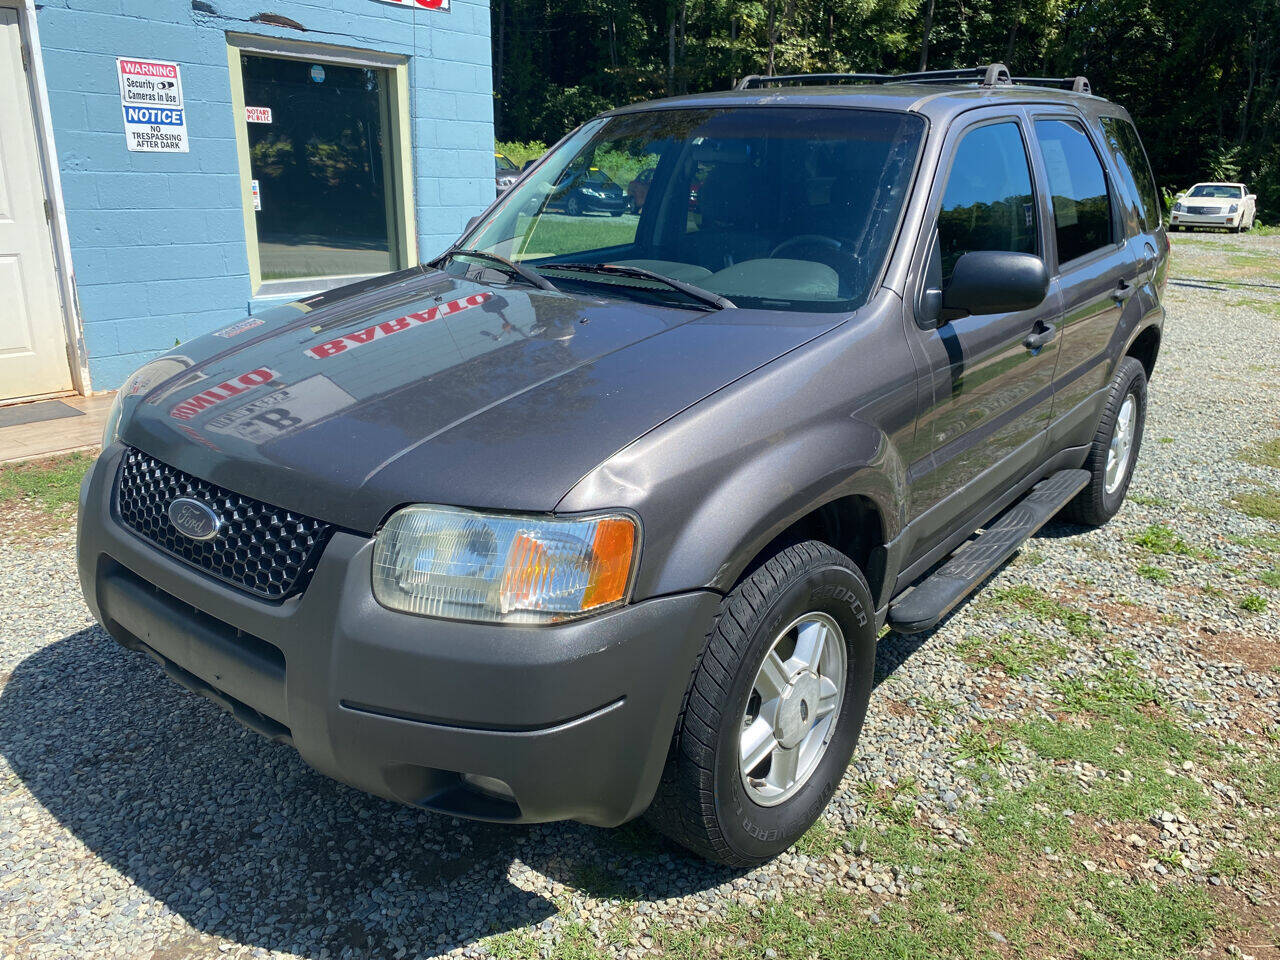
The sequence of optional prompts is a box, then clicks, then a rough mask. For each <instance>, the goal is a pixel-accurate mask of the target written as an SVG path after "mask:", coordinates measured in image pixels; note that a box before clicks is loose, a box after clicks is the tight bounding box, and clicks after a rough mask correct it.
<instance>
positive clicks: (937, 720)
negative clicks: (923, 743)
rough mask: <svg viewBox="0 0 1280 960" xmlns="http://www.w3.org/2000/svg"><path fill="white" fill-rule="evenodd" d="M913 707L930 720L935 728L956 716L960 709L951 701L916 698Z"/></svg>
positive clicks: (927, 697)
mask: <svg viewBox="0 0 1280 960" xmlns="http://www.w3.org/2000/svg"><path fill="white" fill-rule="evenodd" d="M913 705H914V707H915V709H916V710H918V711H919V712H920V713H922V714H924V715H925V716H926V717H928V718H929V722H930V723H932V724H933V725H934V726H935V727H936V726H938V725H940V724H941V723H942V722H943V721H944V720H949V719H950V718H951V717H954V716H955V715H956V711H957V710H959V709H960V707H959V705H958V704H955V703H952V702H951V701H950V700H941V699H939V698H937V697H929V696H924V697H915V698H914V700H913Z"/></svg>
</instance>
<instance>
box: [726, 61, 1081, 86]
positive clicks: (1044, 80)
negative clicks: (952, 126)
mask: <svg viewBox="0 0 1280 960" xmlns="http://www.w3.org/2000/svg"><path fill="white" fill-rule="evenodd" d="M973 81H976V82H977V84H978V86H980V87H986V88H991V87H1003V86H1009V85H1011V84H1023V85H1026V86H1036V87H1054V88H1057V89H1061V90H1071V91H1072V92H1074V93H1085V94H1088V93H1092V92H1093V91H1092V89H1091V88H1090V86H1089V81H1088V79H1086V78H1085V77H1014V76H1011V75H1010V74H1009V68H1008V67H1006V66H1005V65H1004V64H1003V63H991V64H988V65H987V66H985V67H961V68H960V69H957V70H921V71H919V72H916V73H787V74H781V75H779V76H772V77H769V76H763V75H761V74H751V75H750V76H746V77H743V78H742V79H741V80H739V81H738V82H737V83H736V84H735V85H734V89H735V90H758V89H761V88H763V87H768V86H775V85H776V86H792V85H794V86H816V85H829V84H837V83H966V82H973Z"/></svg>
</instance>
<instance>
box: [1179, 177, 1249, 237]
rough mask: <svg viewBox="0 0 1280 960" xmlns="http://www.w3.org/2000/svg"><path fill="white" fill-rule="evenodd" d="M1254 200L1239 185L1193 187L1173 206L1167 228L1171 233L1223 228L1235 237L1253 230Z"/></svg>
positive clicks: (1245, 188) (1247, 191) (1219, 184)
mask: <svg viewBox="0 0 1280 960" xmlns="http://www.w3.org/2000/svg"><path fill="white" fill-rule="evenodd" d="M1257 199H1258V198H1257V195H1256V194H1252V193H1250V192H1249V190H1248V188H1247V187H1245V185H1244V184H1243V183H1197V184H1196V185H1195V186H1194V187H1192V188H1191V189H1190V190H1188V191H1187V192H1186V193H1184V194H1183V195H1182V196H1181V197H1179V198H1178V200H1177V202H1176V203H1175V204H1174V205H1173V212H1172V214H1171V215H1170V219H1169V226H1170V227H1172V228H1173V229H1174V230H1189V229H1191V228H1192V227H1225V228H1227V229H1228V230H1230V231H1232V232H1233V233H1239V232H1240V231H1241V230H1248V229H1249V228H1250V227H1252V226H1253V221H1254V218H1255V217H1257V207H1256V206H1255V202H1256V201H1257Z"/></svg>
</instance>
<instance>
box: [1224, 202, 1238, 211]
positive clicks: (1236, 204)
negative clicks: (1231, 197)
mask: <svg viewBox="0 0 1280 960" xmlns="http://www.w3.org/2000/svg"><path fill="white" fill-rule="evenodd" d="M1239 209H1240V204H1238V203H1233V204H1232V205H1231V206H1229V207H1227V213H1235V212H1236V211H1237V210H1239Z"/></svg>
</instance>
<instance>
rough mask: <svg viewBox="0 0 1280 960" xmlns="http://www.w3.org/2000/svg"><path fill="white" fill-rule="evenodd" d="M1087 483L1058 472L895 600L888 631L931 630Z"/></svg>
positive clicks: (1077, 473) (1082, 474)
mask: <svg viewBox="0 0 1280 960" xmlns="http://www.w3.org/2000/svg"><path fill="white" fill-rule="evenodd" d="M1088 483H1089V471H1088V470H1059V471H1058V472H1057V473H1055V474H1053V475H1052V476H1049V477H1046V478H1045V479H1044V480H1041V481H1040V482H1039V483H1037V484H1036V485H1035V486H1034V487H1032V488H1031V490H1030V491H1029V492H1028V493H1027V495H1026V496H1025V497H1023V498H1022V499H1021V500H1019V501H1018V502H1017V503H1015V504H1014V505H1013V506H1011V507H1010V508H1009V509H1008V510H1006V511H1005V512H1004V514H1003V515H1001V517H1000V518H999V519H998V520H996V522H995V523H993V524H991V526H989V527H987V528H986V529H985V530H983V531H982V533H980V534H978V536H977V537H976V538H973V539H970V540H966V541H965V542H964V543H963V544H961V545H960V546H959V547H958V548H957V549H956V551H955V553H953V554H952V555H951V559H950V560H948V561H947V562H946V563H944V564H943V565H942V566H941V567H939V568H938V569H937V570H935V571H934V572H933V573H932V574H931V575H930V576H929V577H928V578H926V579H924V580H921V581H920V582H919V583H917V584H916V585H915V586H913V587H912V588H911V589H910V590H908V591H906V592H905V593H903V594H902V595H901V597H900V598H899V599H897V600H895V601H894V602H893V604H892V606H890V607H889V621H888V622H889V626H891V627H892V628H893V629H894V630H897V631H898V632H899V633H922V632H923V631H925V630H931V629H933V628H934V627H936V626H937V625H938V623H939V622H940V621H941V620H942V618H943V617H945V616H946V615H947V614H948V613H949V612H950V611H951V608H952V607H954V606H955V605H956V604H957V603H959V602H960V601H961V600H963V599H964V598H965V597H966V596H968V595H969V593H970V592H971V591H972V590H973V589H974V588H975V587H977V586H978V585H979V584H980V583H982V582H983V581H984V580H986V579H987V577H989V576H990V575H991V574H992V572H993V571H994V570H995V569H996V568H997V567H998V566H1000V564H1002V563H1004V562H1005V561H1006V560H1008V559H1009V558H1010V557H1011V556H1013V554H1014V553H1015V552H1016V551H1017V549H1018V548H1019V547H1020V546H1022V544H1023V541H1025V540H1027V539H1028V538H1030V537H1031V536H1033V535H1034V534H1035V532H1036V531H1037V530H1039V529H1040V528H1041V527H1043V526H1044V525H1045V523H1047V522H1048V521H1049V520H1050V518H1052V517H1053V515H1054V514H1056V513H1057V512H1058V511H1059V510H1061V509H1062V508H1063V507H1065V506H1066V505H1067V503H1068V502H1070V500H1071V499H1072V498H1073V497H1074V496H1075V495H1076V494H1077V493H1079V492H1080V491H1081V490H1083V489H1084V488H1085V486H1086V485H1087V484H1088Z"/></svg>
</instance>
